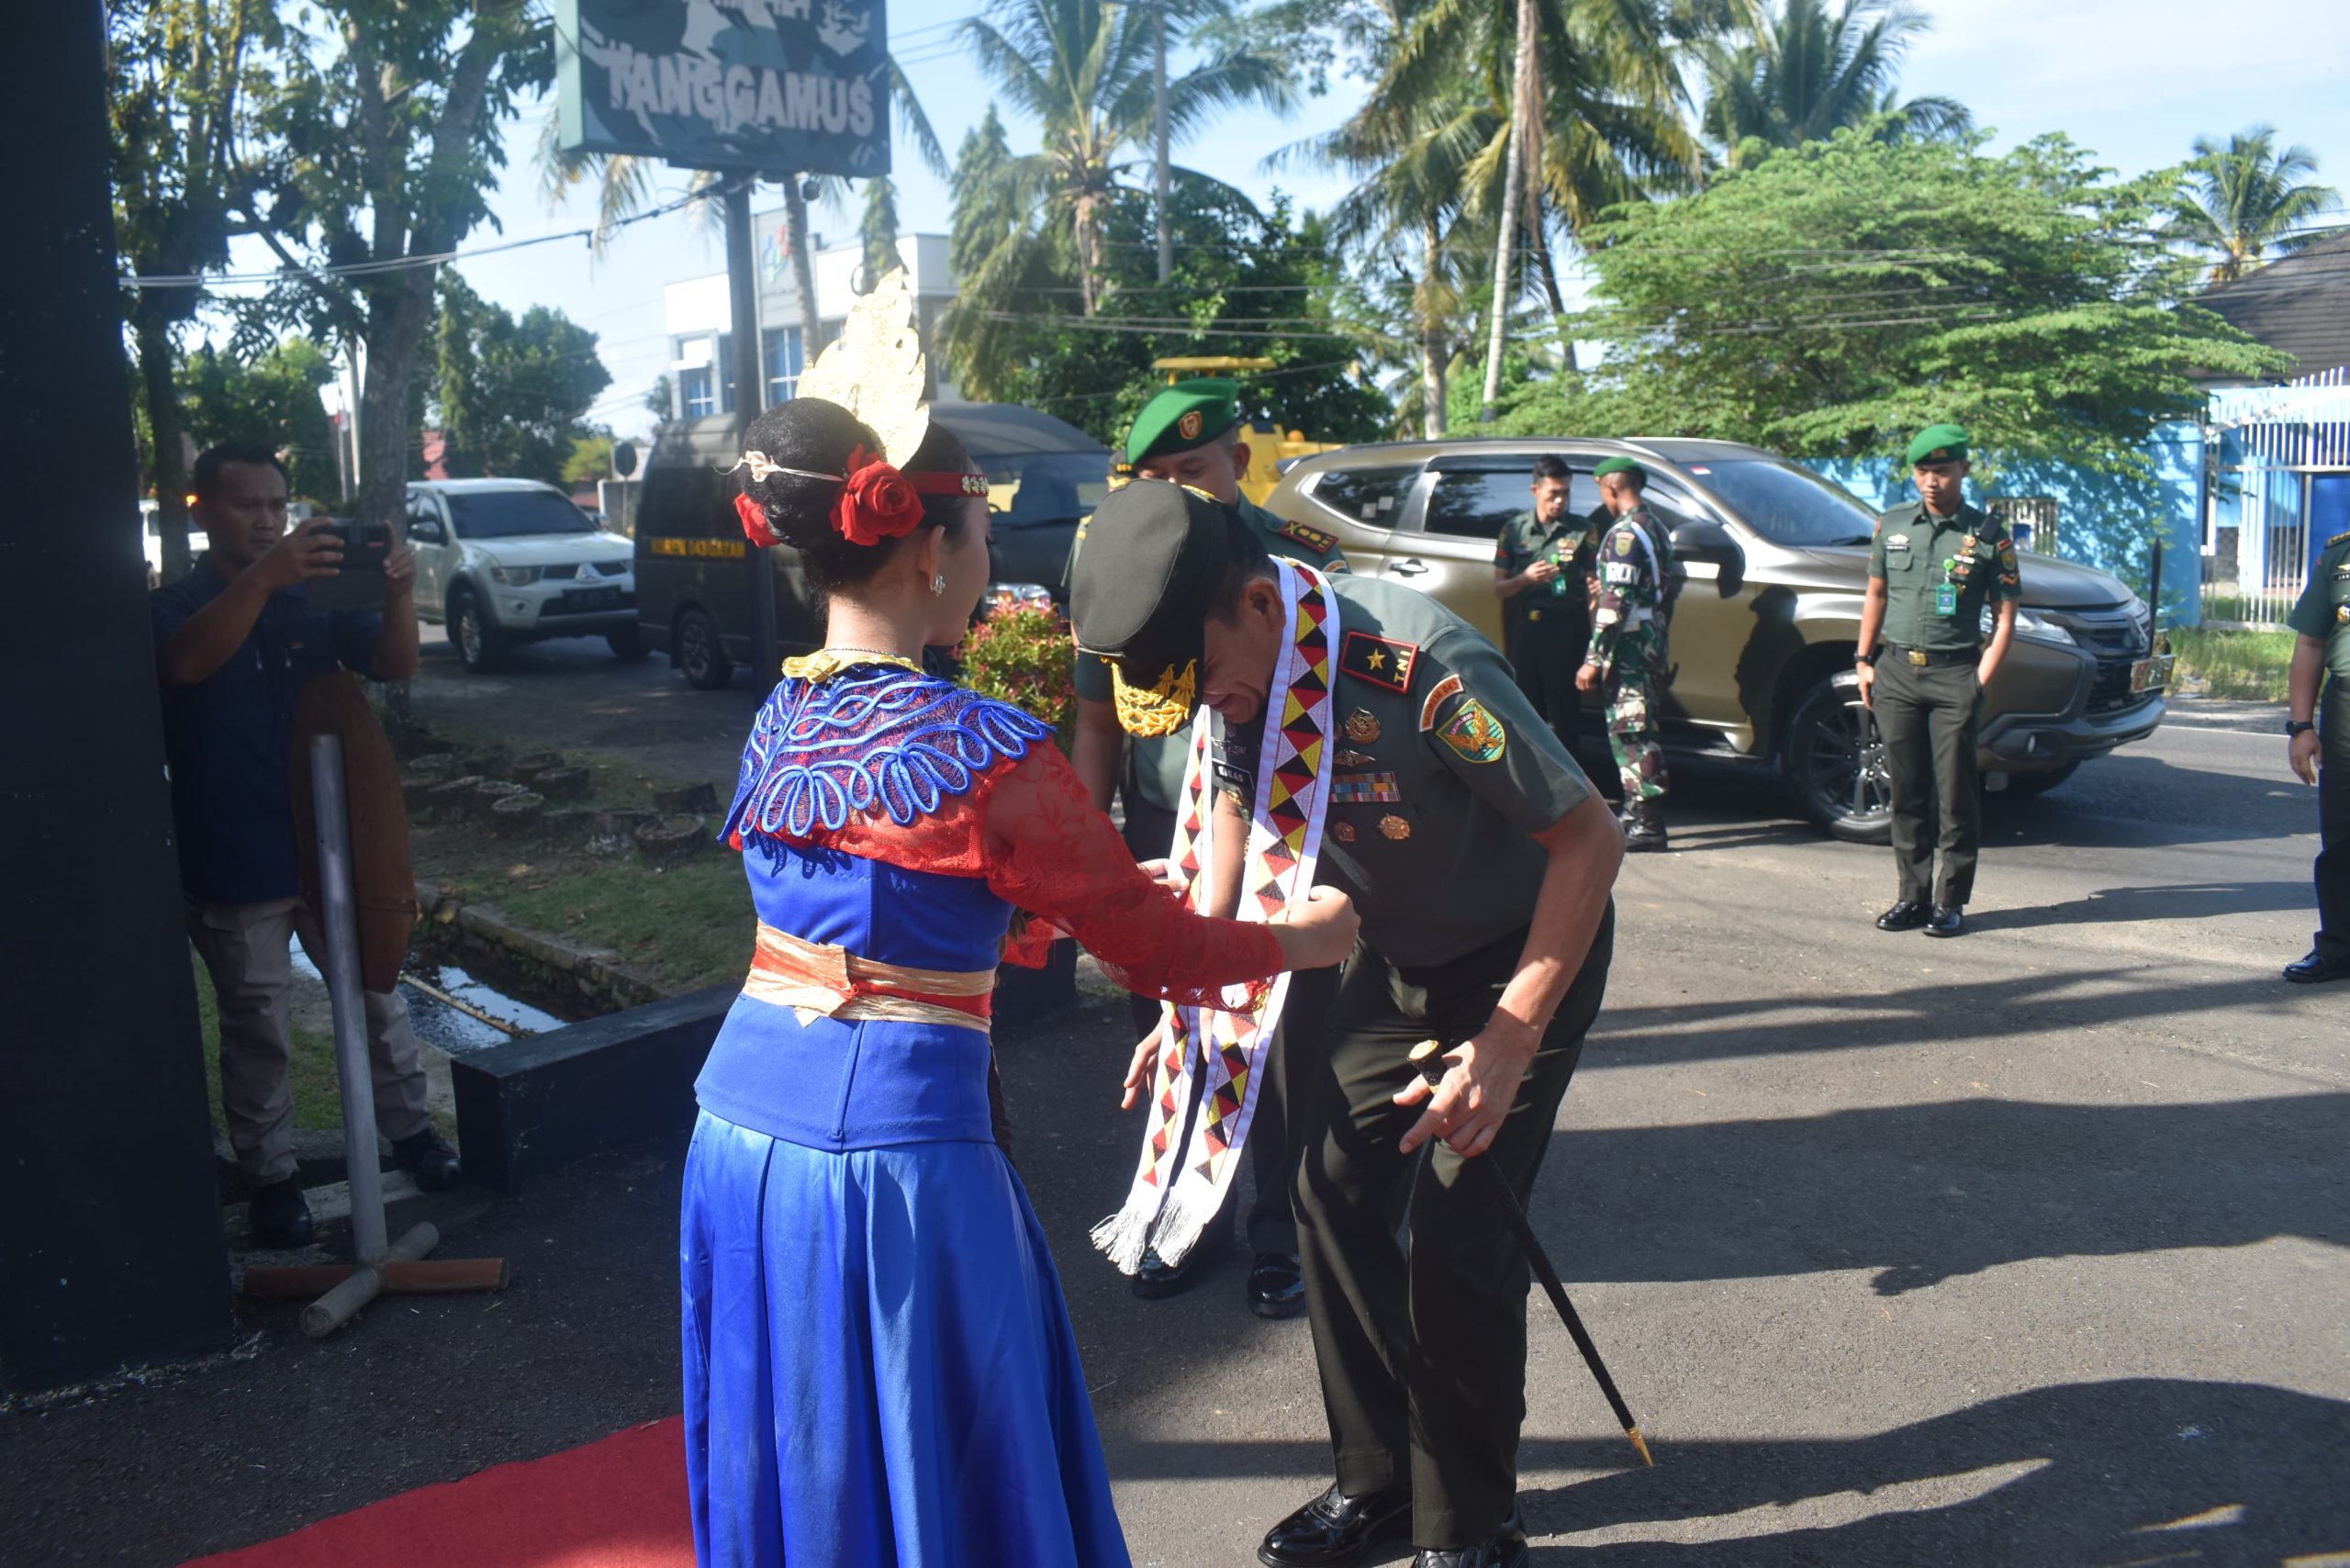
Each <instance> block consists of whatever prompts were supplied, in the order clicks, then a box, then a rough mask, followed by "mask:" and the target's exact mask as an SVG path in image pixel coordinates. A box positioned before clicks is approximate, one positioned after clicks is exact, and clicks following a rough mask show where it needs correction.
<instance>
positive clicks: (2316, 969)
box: [2285, 948, 2350, 985]
mask: <svg viewBox="0 0 2350 1568" xmlns="http://www.w3.org/2000/svg"><path fill="white" fill-rule="evenodd" d="M2285 978H2286V979H2287V980H2291V981H2292V982H2293V983H2294V984H2295V985H2323V984H2324V983H2325V982H2326V981H2327V980H2350V958H2328V957H2326V956H2325V955H2324V954H2323V953H2321V952H2319V951H2317V949H2315V948H2311V949H2310V955H2309V957H2308V958H2302V959H2300V960H2299V961H2297V962H2294V963H2290V964H2287V965H2286V966H2285Z"/></svg>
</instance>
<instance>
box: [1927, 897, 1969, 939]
mask: <svg viewBox="0 0 2350 1568" xmlns="http://www.w3.org/2000/svg"><path fill="white" fill-rule="evenodd" d="M1965 929H1966V911H1965V910H1964V909H1962V908H1961V907H1959V906H1958V905H1957V904H1954V903H1938V904H1936V905H1935V906H1934V913H1932V914H1930V915H1929V916H1927V918H1926V935H1929V936H1955V935H1958V934H1959V933H1960V932H1962V931H1964V930H1965Z"/></svg>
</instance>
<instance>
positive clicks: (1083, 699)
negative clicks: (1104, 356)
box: [1069, 377, 1347, 1317]
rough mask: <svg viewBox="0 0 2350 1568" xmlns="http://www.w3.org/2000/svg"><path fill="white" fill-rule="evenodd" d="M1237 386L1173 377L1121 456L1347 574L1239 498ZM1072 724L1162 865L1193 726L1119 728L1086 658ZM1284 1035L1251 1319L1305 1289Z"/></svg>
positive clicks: (1273, 1065) (1164, 1267) (1154, 1293)
mask: <svg viewBox="0 0 2350 1568" xmlns="http://www.w3.org/2000/svg"><path fill="white" fill-rule="evenodd" d="M1241 434H1242V431H1241V423H1240V388H1239V386H1238V385H1237V384H1236V383H1234V382H1231V381H1225V380H1221V379H1215V378H1211V377H1201V378H1197V379H1193V380H1189V381H1178V382H1176V383H1174V384H1173V385H1172V386H1167V387H1164V388H1162V389H1161V390H1160V391H1159V392H1158V395H1157V396H1156V397H1154V398H1151V400H1150V401H1149V402H1147V403H1146V404H1144V405H1143V408H1142V412H1141V413H1139V414H1137V415H1136V416H1135V422H1134V428H1133V429H1132V430H1131V431H1128V432H1127V435H1126V461H1127V463H1128V464H1129V465H1132V467H1133V469H1134V471H1135V473H1136V475H1137V476H1140V477H1143V478H1148V479H1166V480H1171V481H1172V482H1174V483H1176V484H1179V485H1188V486H1190V487H1192V489H1195V490H1199V491H1202V492H1203V493H1205V494H1207V495H1210V496H1213V497H1214V498H1215V499H1216V500H1218V501H1219V502H1221V503H1223V504H1224V505H1225V506H1227V507H1231V508H1233V509H1235V510H1237V512H1238V514H1239V516H1240V520H1241V521H1242V522H1243V523H1245V524H1246V525H1247V526H1248V531H1249V532H1251V533H1253V534H1255V535H1256V537H1257V541H1258V543H1259V544H1261V545H1262V546H1263V547H1264V548H1265V550H1266V551H1267V552H1268V553H1270V554H1275V555H1286V556H1289V557H1290V558H1291V559H1292V560H1296V561H1303V562H1304V563H1305V564H1306V565H1307V566H1312V567H1313V568H1314V569H1315V570H1316V571H1318V572H1321V573H1323V574H1324V575H1325V576H1327V575H1329V574H1330V573H1334V572H1343V571H1345V570H1346V569H1347V557H1346V554H1345V552H1343V551H1341V550H1340V549H1339V548H1338V540H1337V535H1336V534H1333V533H1328V532H1324V531H1323V530H1321V529H1318V528H1312V527H1308V526H1307V525H1306V524H1304V523H1298V522H1284V521H1282V520H1281V519H1280V518H1278V517H1276V516H1274V515H1273V514H1272V513H1271V512H1269V511H1267V510H1265V509H1264V508H1262V507H1260V506H1258V505H1256V504H1255V503H1254V502H1252V501H1250V500H1249V499H1248V498H1247V497H1245V496H1243V495H1242V494H1241V493H1240V476H1242V475H1243V474H1246V473H1247V472H1248V443H1247V442H1244V441H1243V440H1242V439H1241ZM1084 542H1085V532H1084V530H1083V529H1082V528H1080V530H1079V532H1078V537H1077V542H1076V544H1075V546H1074V547H1073V548H1072V549H1071V551H1070V553H1069V561H1070V572H1071V575H1072V576H1074V574H1075V571H1076V561H1077V556H1078V554H1080V552H1081V551H1082V549H1083V548H1084ZM1076 684H1077V723H1076V726H1075V734H1073V735H1072V737H1071V739H1070V754H1069V760H1070V762H1071V763H1072V765H1073V766H1074V767H1076V769H1077V776H1078V778H1080V779H1081V780H1083V782H1084V784H1085V789H1086V792H1087V793H1088V794H1089V795H1090V796H1091V798H1092V801H1093V806H1094V809H1095V810H1096V811H1099V812H1103V813H1105V814H1106V813H1107V812H1109V810H1110V797H1111V794H1112V793H1113V791H1116V792H1120V793H1123V794H1124V795H1125V802H1126V816H1125V840H1126V846H1127V847H1128V848H1129V849H1131V850H1133V851H1134V855H1135V858H1136V860H1138V861H1141V860H1160V859H1164V858H1166V856H1167V852H1168V850H1169V848H1171V847H1172V846H1173V845H1174V841H1175V802H1176V801H1177V800H1178V799H1179V798H1180V797H1181V794H1182V792H1183V762H1184V758H1185V756H1186V755H1187V754H1188V752H1189V748H1190V741H1191V735H1190V731H1189V730H1188V729H1184V728H1180V727H1179V728H1177V729H1175V730H1173V731H1171V732H1169V733H1168V734H1148V735H1140V734H1138V735H1135V736H1133V737H1131V740H1130V739H1129V737H1128V736H1127V735H1126V734H1125V732H1124V731H1122V730H1121V729H1120V728H1119V726H1118V716H1117V711H1116V709H1115V706H1114V704H1113V695H1114V694H1113V689H1112V684H1111V680H1110V666H1108V665H1107V664H1105V663H1103V662H1102V660H1101V659H1099V658H1096V657H1095V656H1093V655H1091V654H1080V655H1078V657H1077V671H1076ZM1290 984H1291V988H1292V989H1291V992H1290V994H1291V995H1292V997H1293V998H1296V999H1297V1000H1296V1001H1294V1002H1292V1003H1291V1010H1292V1016H1295V1017H1299V1018H1307V1017H1313V1016H1315V1015H1317V1014H1319V1013H1320V1012H1321V1010H1322V1008H1323V1007H1324V1006H1325V1005H1326V1002H1327V996H1328V992H1329V991H1330V989H1331V988H1332V987H1334V986H1335V985H1336V984H1337V970H1336V969H1310V970H1305V971H1303V972H1301V973H1299V974H1297V975H1296V976H1294V977H1293V978H1292V980H1291V982H1290ZM1132 1007H1133V1014H1134V1025H1135V1031H1136V1037H1137V1038H1140V1037H1143V1036H1147V1035H1148V1034H1150V1032H1151V1031H1152V1030H1153V1029H1155V1028H1157V1027H1158V1010H1159V1003H1158V1002H1156V1001H1154V1000H1152V999H1151V998H1149V997H1141V996H1137V997H1135V998H1133V999H1132ZM1288 1037H1289V1035H1288V1031H1286V1030H1284V1031H1282V1032H1281V1034H1280V1035H1278V1036H1275V1039H1274V1044H1273V1048H1272V1052H1271V1055H1270V1058H1269V1059H1270V1071H1269V1072H1268V1074H1267V1077H1266V1081H1265V1086H1264V1089H1263V1090H1262V1091H1261V1092H1262V1094H1263V1099H1262V1100H1261V1101H1260V1103H1259V1105H1260V1108H1259V1113H1258V1118H1257V1127H1256V1131H1255V1133H1254V1134H1253V1135H1251V1137H1250V1138H1249V1141H1248V1148H1249V1150H1250V1153H1249V1166H1248V1169H1249V1172H1250V1174H1251V1175H1252V1176H1253V1177H1254V1178H1255V1182H1256V1189H1257V1195H1256V1201H1255V1202H1254V1203H1253V1204H1250V1205H1249V1208H1248V1215H1246V1217H1245V1219H1244V1221H1243V1224H1242V1229H1243V1231H1244V1232H1245V1238H1246V1239H1247V1241H1248V1248H1249V1250H1250V1251H1251V1252H1252V1253H1253V1254H1254V1257H1253V1259H1252V1260H1251V1262H1250V1265H1249V1270H1248V1307H1249V1310H1250V1311H1252V1312H1254V1313H1255V1314H1256V1315H1257V1316H1259V1317H1295V1316H1298V1315H1299V1314H1300V1313H1302V1312H1304V1310H1305V1286H1304V1283H1303V1282H1300V1280H1299V1278H1298V1265H1297V1222H1296V1220H1294V1219H1292V1217H1291V1216H1290V1204H1289V1167H1290V1153H1291V1144H1290V1140H1289V1138H1288V1137H1287V1129H1286V1127H1285V1126H1284V1125H1283V1124H1284V1121H1285V1120H1286V1116H1287V1111H1286V1106H1287V1103H1288V1099H1287V1096H1286V1094H1285V1092H1284V1091H1285V1089H1286V1087H1287V1083H1288V1066H1289V1054H1290V1053H1289V1047H1288ZM1213 1251H1214V1249H1213V1248H1212V1247H1208V1246H1202V1247H1199V1248H1196V1249H1193V1250H1192V1253H1191V1254H1190V1255H1189V1256H1187V1257H1185V1258H1184V1259H1182V1260H1181V1261H1179V1262H1175V1263H1169V1262H1167V1261H1166V1260H1163V1259H1161V1258H1160V1257H1159V1256H1158V1253H1156V1252H1151V1253H1148V1254H1147V1255H1146V1256H1145V1257H1144V1259H1143V1263H1142V1269H1141V1271H1140V1272H1138V1273H1136V1275H1135V1282H1134V1291H1135V1294H1136V1295H1138V1296H1142V1297H1144V1298H1145V1299H1156V1298H1158V1297H1162V1296H1170V1295H1174V1294H1177V1293H1178V1292H1180V1291H1182V1290H1184V1289H1187V1288H1188V1287H1189V1286H1190V1284H1191V1282H1192V1270H1193V1265H1194V1264H1196V1263H1199V1262H1202V1261H1204V1260H1205V1258H1206V1257H1207V1256H1208V1255H1209V1254H1211V1253H1212V1252H1213Z"/></svg>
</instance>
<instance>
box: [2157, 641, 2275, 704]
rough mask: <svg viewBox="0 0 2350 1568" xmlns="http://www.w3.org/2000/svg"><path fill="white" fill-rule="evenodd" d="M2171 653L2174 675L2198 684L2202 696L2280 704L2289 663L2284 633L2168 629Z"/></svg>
mask: <svg viewBox="0 0 2350 1568" xmlns="http://www.w3.org/2000/svg"><path fill="white" fill-rule="evenodd" d="M2169 635H2170V646H2171V652H2173V653H2175V654H2177V655H2178V673H2179V674H2180V675H2181V676H2182V677H2186V678H2192V679H2196V680H2199V681H2201V682H2202V683H2203V694H2204V695H2205V696H2207V697H2221V698H2232V699H2237V700H2245V701H2253V702H2282V701H2284V700H2285V679H2286V675H2287V672H2288V670H2289V669H2290V668H2291V666H2292V663H2293V643H2294V637H2293V633H2290V632H2223V631H2211V630H2207V629H2204V628H2201V627H2174V628H2172V629H2171V631H2170V633H2169Z"/></svg>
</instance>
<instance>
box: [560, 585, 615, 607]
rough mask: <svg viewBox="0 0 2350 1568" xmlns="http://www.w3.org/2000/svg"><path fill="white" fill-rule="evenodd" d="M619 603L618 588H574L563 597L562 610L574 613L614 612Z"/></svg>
mask: <svg viewBox="0 0 2350 1568" xmlns="http://www.w3.org/2000/svg"><path fill="white" fill-rule="evenodd" d="M620 602H621V590H620V589H618V588H574V589H572V590H571V591H570V592H569V593H567V594H565V595H564V596H563V604H564V608H565V610H575V611H579V610H616V609H618V608H619V607H620Z"/></svg>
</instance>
